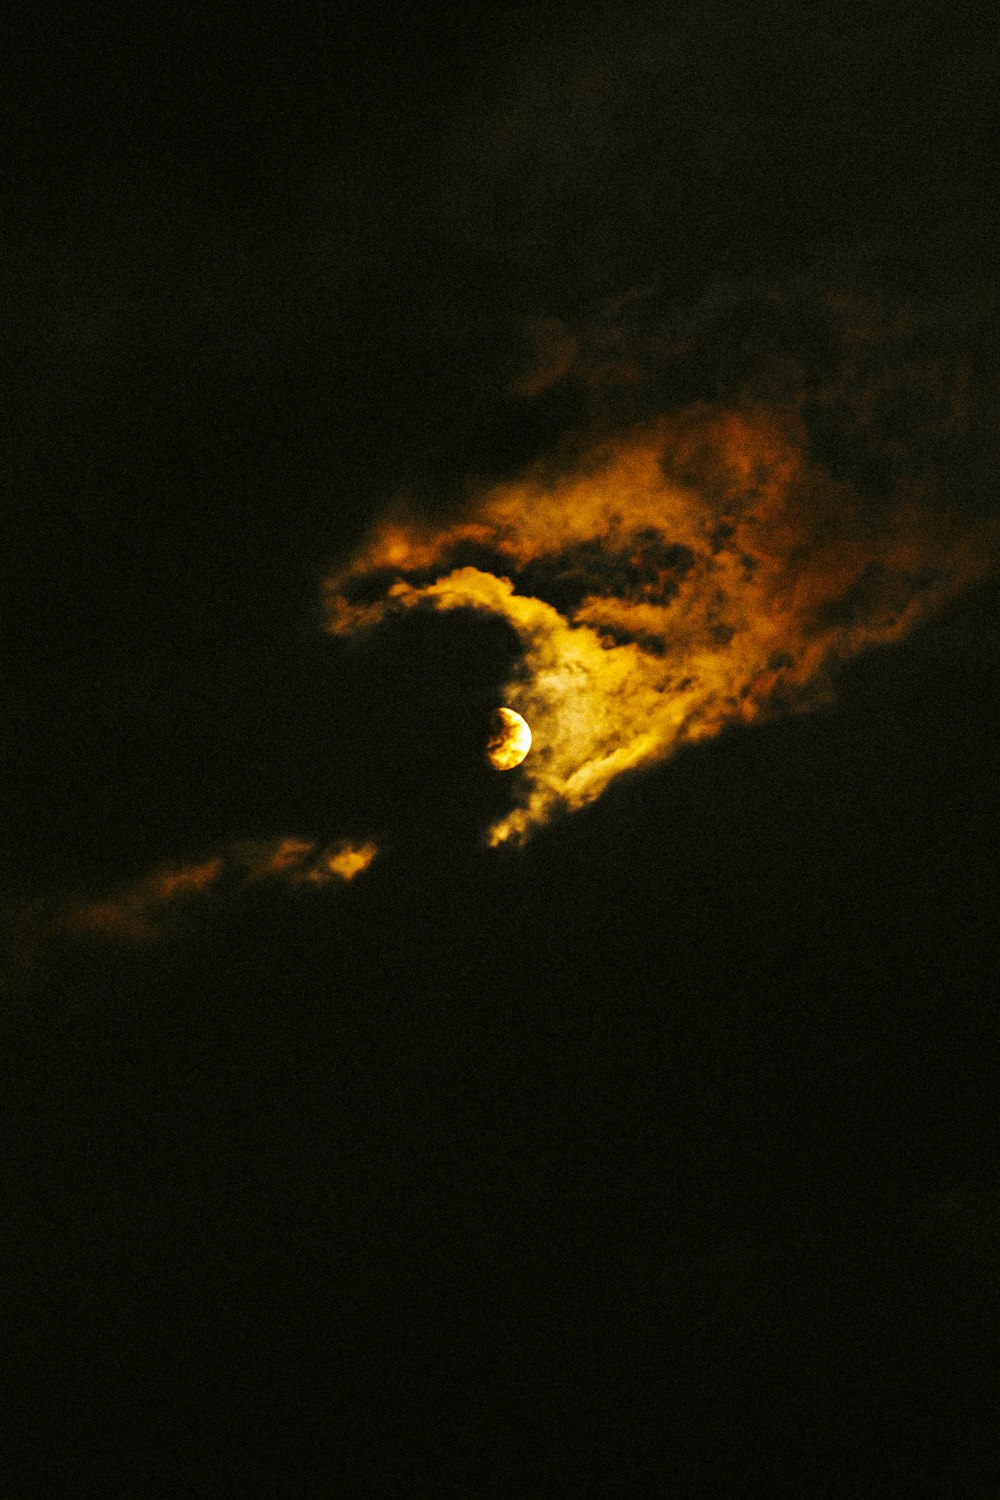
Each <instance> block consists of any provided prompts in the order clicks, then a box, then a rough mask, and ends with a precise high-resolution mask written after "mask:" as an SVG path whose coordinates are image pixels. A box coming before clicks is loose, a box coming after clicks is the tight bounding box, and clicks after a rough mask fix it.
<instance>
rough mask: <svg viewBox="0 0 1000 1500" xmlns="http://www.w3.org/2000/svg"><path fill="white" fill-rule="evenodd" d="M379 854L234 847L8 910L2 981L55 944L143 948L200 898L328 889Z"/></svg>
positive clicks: (312, 847)
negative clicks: (89, 891)
mask: <svg viewBox="0 0 1000 1500" xmlns="http://www.w3.org/2000/svg"><path fill="white" fill-rule="evenodd" d="M377 853H378V849H377V848H376V846H375V844H373V843H371V842H367V843H359V844H355V843H350V842H348V841H346V840H343V841H341V842H339V843H335V844H330V845H326V846H321V845H319V844H317V843H316V842H315V841H313V840H311V839H300V838H275V839H270V840H259V841H250V840H247V841H244V842H242V843H233V844H230V845H228V846H227V847H226V848H225V849H223V850H222V851H221V852H220V853H218V854H212V855H209V856H207V857H206V858H204V859H200V860H195V861H192V862H190V863H186V864H184V863H178V862H176V861H173V862H168V863H164V864H161V865H158V866H156V868H155V869H153V870H150V871H149V872H148V873H147V874H145V875H142V876H140V877H139V879H137V880H135V881H133V882H131V883H130V884H125V885H121V886H119V887H118V888H117V889H116V890H114V891H111V892H109V893H106V894H104V895H101V896H82V895H71V896H62V897H58V898H50V899H40V900H38V901H34V902H26V903H21V904H19V905H14V906H12V907H11V908H9V910H8V912H7V914H6V921H5V926H6V928H7V932H6V940H5V944H4V946H5V949H6V954H5V959H6V961H5V963H4V965H3V967H2V970H0V981H3V982H5V983H7V984H10V983H11V982H12V981H13V980H14V978H16V976H17V975H18V974H22V975H23V974H26V973H29V972H30V971H31V970H32V969H33V968H34V967H35V966H36V964H37V962H38V960H39V958H40V957H41V956H42V955H43V954H44V952H45V951H46V950H47V949H48V948H49V947H51V946H52V944H54V943H57V942H59V941H60V940H63V941H65V940H67V939H68V940H70V941H72V942H86V941H94V940H97V941H101V942H110V943H116V944H123V945H126V946H129V947H142V946H146V945H148V944H150V943H154V942H156V941H157V940H158V939H159V938H161V937H162V936H164V934H165V933H166V932H167V931H169V930H170V928H171V927H172V926H173V925H175V924H176V922H177V921H178V920H179V919H180V918H181V917H182V916H183V914H184V913H185V912H186V911H188V910H189V909H190V908H191V907H192V906H193V905H194V904H195V903H196V902H197V901H198V900H200V899H204V898H206V897H208V896H210V895H211V894H212V893H222V892H229V891H234V890H235V891H240V890H243V889H245V888H246V887H248V886H250V885H256V884H258V883H260V882H262V881H272V882H276V883H281V884H284V885H294V886H306V887H313V888H318V887H324V886H328V885H332V884H335V883H338V882H340V883H346V882H348V881H351V880H354V879H355V878H356V877H357V876H358V875H360V874H361V873H362V871H364V870H366V869H367V868H368V866H369V865H370V864H371V863H372V861H373V860H374V859H375V857H376V855H377Z"/></svg>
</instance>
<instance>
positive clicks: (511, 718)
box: [486, 708, 531, 771]
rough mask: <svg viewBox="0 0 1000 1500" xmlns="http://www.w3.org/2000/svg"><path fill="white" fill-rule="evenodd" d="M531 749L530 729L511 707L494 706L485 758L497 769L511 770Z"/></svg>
mask: <svg viewBox="0 0 1000 1500" xmlns="http://www.w3.org/2000/svg"><path fill="white" fill-rule="evenodd" d="M530 749H531V730H530V729H529V728H528V725H527V722H526V721H525V720H524V719H522V718H521V715H520V714H516V713H515V712H514V710H513V709H512V708H495V709H494V710H493V712H492V714H491V715H490V737H489V739H488V740H487V742H486V758H487V760H488V761H489V763H490V765H491V766H493V767H495V769H496V770H498V771H512V770H513V769H514V767H515V766H519V765H520V764H521V762H522V760H523V759H524V757H525V756H526V755H527V753H528V751H529V750H530Z"/></svg>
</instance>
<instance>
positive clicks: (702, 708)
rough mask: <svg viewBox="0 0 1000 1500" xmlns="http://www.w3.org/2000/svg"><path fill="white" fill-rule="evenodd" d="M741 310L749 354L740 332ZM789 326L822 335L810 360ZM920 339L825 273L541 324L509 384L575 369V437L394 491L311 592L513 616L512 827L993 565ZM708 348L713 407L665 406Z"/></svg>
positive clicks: (338, 625)
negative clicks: (431, 514) (675, 305)
mask: <svg viewBox="0 0 1000 1500" xmlns="http://www.w3.org/2000/svg"><path fill="white" fill-rule="evenodd" d="M741 298H742V300H741ZM748 306H750V307H756V308H757V314H756V322H755V323H753V322H752V323H751V329H753V328H754V327H755V328H756V337H757V341H758V347H757V348H756V349H754V350H751V351H750V352H747V348H746V346H745V342H744V343H740V342H739V341H738V340H737V339H736V338H735V336H734V327H735V326H736V325H738V324H739V323H740V322H741V320H742V321H743V323H746V320H747V316H748ZM762 308H763V311H761V309H762ZM820 308H822V309H823V310H824V311H823V312H822V316H821V314H820V311H819V310H818V309H820ZM618 311H619V314H621V309H619V310H618ZM646 312H647V315H648V309H647V310H646ZM642 313H643V308H642V307H641V306H639V307H638V308H636V309H635V311H634V313H633V314H632V316H633V318H634V320H635V323H636V325H640V324H641V318H642ZM805 314H808V316H807V317H806V316H805ZM768 316H769V317H770V323H768V322H767V317H768ZM824 318H825V322H824V321H823V319H824ZM803 319H804V322H803ZM810 320H811V322H810ZM800 324H803V326H805V327H806V333H807V334H808V335H809V336H811V338H812V340H813V343H814V344H815V343H816V342H817V340H818V341H819V344H820V345H821V351H820V354H819V355H817V354H815V353H814V354H813V357H812V364H811V365H810V363H809V359H808V357H807V355H804V354H803V351H802V347H801V346H802V344H803V342H804V336H803V334H802V332H801V330H800ZM783 327H784V328H785V330H786V332H785V334H784V335H783V334H782V328H783ZM789 327H790V328H793V329H795V330H797V331H796V333H795V336H794V337H791V336H790V335H788V334H787V329H788V328H789ZM933 335H934V325H933V322H928V320H927V319H926V318H925V319H924V320H923V322H921V320H919V319H916V318H914V317H912V316H910V317H909V318H907V317H906V316H904V315H902V314H896V315H890V314H889V313H887V312H886V311H885V310H884V309H882V308H881V307H880V306H879V304H878V302H877V300H873V299H869V300H867V301H866V300H865V299H864V298H862V297H853V298H850V297H848V298H841V299H840V300H839V301H838V299H837V298H836V297H833V296H832V295H828V294H824V295H823V296H818V295H817V293H816V290H815V288H807V289H806V290H805V291H803V289H802V288H798V289H791V290H788V289H786V290H785V291H783V292H780V293H775V294H773V295H772V294H769V293H767V292H766V291H762V290H761V289H753V292H752V295H751V294H750V293H748V292H747V290H746V289H744V291H743V292H742V293H741V294H739V295H738V294H737V293H735V292H731V293H730V294H729V295H728V296H727V295H725V294H720V293H716V294H715V296H714V300H713V299H708V301H707V302H706V304H705V305H703V306H702V307H701V309H700V310H698V311H697V312H689V313H688V314H687V319H686V324H685V317H684V315H682V314H681V313H680V312H678V311H675V312H674V314H673V319H672V322H671V323H669V324H667V325H661V326H659V327H650V326H649V324H648V316H647V326H646V327H645V328H644V329H643V330H642V331H641V334H639V333H636V332H634V331H633V332H631V333H630V332H629V331H628V329H627V328H623V325H622V322H621V321H618V322H617V323H615V322H613V321H611V320H608V321H607V322H606V323H605V325H604V326H603V327H601V326H597V327H596V330H595V329H593V328H592V329H591V330H589V331H588V334H587V335H586V336H584V335H583V334H579V333H578V334H571V333H570V332H568V331H567V332H566V333H565V335H564V334H563V333H562V332H561V331H560V328H559V327H558V326H557V325H555V324H551V323H549V324H545V325H544V326H541V327H540V329H539V332H538V344H539V359H538V367H537V370H535V371H534V372H531V373H529V374H528V375H527V376H526V377H525V378H524V380H523V382H521V385H520V391H521V394H522V395H525V396H529V397H535V396H537V395H539V394H540V393H543V392H544V391H546V390H547V389H548V388H550V387H551V386H552V385H553V384H557V383H559V382H561V381H575V382H576V384H577V386H578V387H579V388H580V389H581V390H583V391H584V392H585V393H586V397H587V400H586V403H585V406H586V413H587V414H586V416H585V419H584V430H583V431H582V432H576V433H573V434H571V435H570V436H569V437H568V438H567V439H566V441H565V442H564V443H563V445H562V447H561V448H560V449H559V450H558V451H556V452H555V453H552V454H550V455H548V456H546V457H543V458H541V459H539V460H538V461H536V462H535V463H534V464H533V465H532V466H530V467H529V468H528V469H527V471H526V472H524V473H523V474H522V475H521V476H520V477H518V478H516V479H513V480H506V481H503V482H499V483H492V484H490V483H485V484H481V485H479V486H478V488H476V489H475V490H474V491H473V492H472V494H471V497H470V499H469V501H468V503H467V505H466V507H465V509H464V510H463V512H462V513H461V514H460V515H458V516H457V517H451V518H449V519H446V520H443V521H442V520H440V519H437V520H429V519H427V518H426V517H423V516H421V515H418V514H417V513H415V512H414V511H412V510H410V511H408V510H407V509H406V507H405V506H403V505H397V506H396V507H394V508H393V509H392V510H391V511H390V512H389V513H388V514H386V515H385V516H384V518H383V519H382V520H381V521H380V522H379V523H378V524H377V525H376V526H375V527H374V528H373V530H372V532H371V534H370V535H369V537H368V538H367V540H366V541H365V542H364V544H363V545H362V546H361V547H360V549H359V550H358V551H357V553H356V554H355V555H354V556H353V557H352V558H351V559H349V561H348V562H347V563H346V565H345V566H343V567H342V568H340V569H338V570H337V571H336V572H335V573H334V574H333V575H332V576H331V577H330V579H329V580H328V583H327V586H326V591H325V606H326V619H327V625H328V629H329V630H330V631H331V632H332V633H334V634H336V635H341V636H348V635H352V634H354V633H356V632H358V631H362V630H366V629H369V628H371V627H373V626H375V625H377V624H378V623H379V622H380V621H381V620H383V619H385V618H386V616H387V615H389V614H392V613H400V612H405V611H410V610H414V609H434V610H452V609H473V610H480V611H485V612H487V613H490V614H493V615H496V616H498V617H500V618H502V619H504V620H506V621H507V622H508V623H509V624H510V625H511V626H512V627H513V629H514V630H515V631H516V633H517V635H518V637H519V638H520V642H521V648H522V655H521V659H520V663H519V666H518V669H517V670H516V672H515V675H514V676H513V677H512V678H511V680H510V681H509V682H508V683H507V685H506V688H505V691H504V701H505V702H506V703H507V704H508V705H509V706H510V707H512V708H514V709H516V710H517V711H518V712H519V713H521V714H522V715H523V716H524V717H525V718H526V719H527V721H528V723H529V724H530V726H531V729H532V733H533V736H534V747H533V750H532V753H531V754H530V755H529V757H528V759H527V760H526V761H525V762H524V765H523V767H522V768H521V771H520V772H519V773H518V775H519V781H518V782H517V788H518V789H517V792H516V805H515V806H514V807H513V809H512V810H511V811H510V812H509V813H508V814H507V815H506V816H505V817H503V818H501V819H500V820H499V821H498V822H497V823H496V824H495V825H494V826H493V827H492V828H491V829H490V830H489V832H488V839H489V842H491V843H493V844H499V843H503V842H505V841H508V840H513V841H519V840H523V839H524V838H525V837H526V836H528V835H529V834H530V832H531V831H532V830H533V829H535V828H537V827H538V826H540V825H541V824H543V823H545V822H546V821H548V820H549V819H550V818H551V817H552V816H553V815H555V814H556V813H558V812H560V811H573V810H575V809H578V808H581V807H584V806H586V805H587V804H588V803H591V802H593V801H594V800H595V799H596V798H597V797H599V796H600V795H601V793H602V792H603V791H604V790H605V789H606V788H607V786H608V785H609V784H610V783H611V782H612V781H613V780H614V779H615V778H616V777H617V776H619V775H620V774H622V773H623V772H626V771H630V770H634V769H636V768H639V767H642V766H647V765H651V764H653V763H655V762H658V761H661V760H663V759H665V758H667V757H668V756H669V755H670V754H671V753H672V752H673V751H674V750H676V749H677V748H678V747H679V746H680V745H683V744H685V743H690V742H692V741H696V740H700V739H704V738H706V737H708V736H711V735H715V734H717V733H718V732H719V731H720V730H721V729H723V728H724V727H725V726H727V725H731V724H749V723H752V722H753V721H755V720H758V719H761V718H764V717H767V716H769V715H773V714H776V713H781V712H790V711H800V710H804V709H808V708H809V707H811V706H815V705H817V704H819V703H821V702H823V701H826V700H828V699H829V697H830V695H831V691H832V683H833V680H834V676H835V673H836V669H837V667H838V666H839V665H840V664H841V663H843V662H844V661H845V660H847V659H848V658H850V657H852V656H854V655H856V654H857V653H858V652H860V651H863V650H865V649H866V648H868V647H871V646H876V645H881V644H886V643H889V642H892V641H895V640H898V639H899V638H900V637H901V636H903V635H905V634H906V632H908V631H909V630H911V629H912V628H913V627H914V625H916V624H917V623H918V622H919V621H921V620H923V619H925V618H926V617H927V616H928V615H929V614H930V613H931V612H932V611H934V610H935V609H937V608H939V607H940V606H941V605H942V604H943V603H945V602H946V601H947V600H948V599H950V598H952V597H953V596H954V595H955V594H956V593H958V592H959V591H961V590H962V589H964V588H966V587H968V586H969V585H971V584H972V583H974V582H975V581H976V580H977V579H980V578H982V577H984V576H986V574H987V573H988V572H989V571H990V570H991V569H992V567H993V565H994V563H995V559H996V550H997V540H998V529H997V523H996V521H995V520H993V519H991V518H990V517H989V516H986V515H982V516H979V517H978V518H974V517H972V516H971V515H969V514H963V513H962V507H960V506H953V507H950V508H948V507H946V506H944V505H942V504H941V503H940V493H939V492H940V491H941V490H942V489H943V487H944V485H945V482H946V481H947V478H948V470H947V463H946V460H947V457H948V454H949V453H950V452H952V451H953V450H955V448H956V445H959V446H960V445H961V441H962V435H963V433H964V432H965V431H966V430H967V428H968V424H969V422H970V420H971V417H970V397H969V390H970V378H969V366H968V360H967V359H964V360H963V359H961V358H957V357H956V358H952V353H953V352H954V351H951V352H949V350H948V349H947V348H945V349H944V351H943V353H942V350H941V347H940V341H939V343H938V345H937V346H935V343H934V337H933ZM699 341H700V343H699ZM713 342H714V344H715V346H716V347H717V348H721V349H722V350H723V351H732V350H734V349H735V350H736V353H737V354H738V356H739V358H738V359H737V358H736V355H735V354H734V355H732V357H731V362H730V368H729V370H728V372H727V374H726V376H725V379H721V378H720V379H719V380H717V381H716V391H717V394H716V396H715V398H714V399H710V400H707V399H700V400H693V401H688V402H680V403H670V401H669V390H670V387H671V385H673V386H674V388H676V387H677V386H678V385H680V386H681V387H683V383H684V382H683V375H684V370H685V362H688V364H689V363H690V361H691V360H692V359H694V358H696V357H697V355H698V354H701V355H703V354H704V350H705V348H711V347H712V346H713ZM696 346H698V347H696ZM921 350H922V357H921ZM692 351H694V352H692ZM852 437H854V438H856V439H857V443H858V445H859V450H860V456H859V455H858V454H855V455H854V457H853V458H852V455H851V452H850V451H849V450H850V442H851V439H852ZM838 444H839V447H838ZM862 460H864V461H862Z"/></svg>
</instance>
